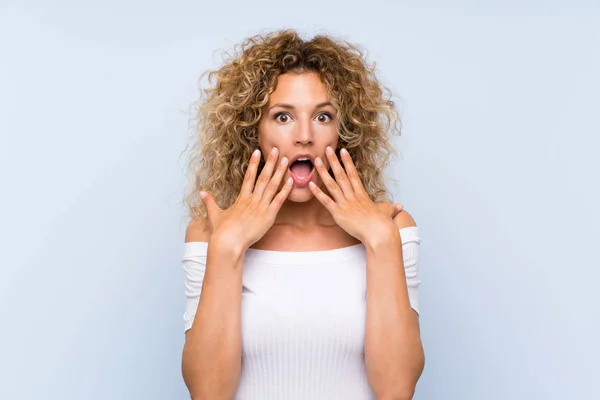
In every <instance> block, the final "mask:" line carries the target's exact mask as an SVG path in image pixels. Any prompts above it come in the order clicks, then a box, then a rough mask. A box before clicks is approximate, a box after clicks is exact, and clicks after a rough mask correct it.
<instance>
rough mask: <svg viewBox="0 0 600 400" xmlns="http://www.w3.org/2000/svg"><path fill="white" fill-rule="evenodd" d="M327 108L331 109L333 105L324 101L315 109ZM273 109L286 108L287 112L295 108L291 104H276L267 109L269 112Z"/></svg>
mask: <svg viewBox="0 0 600 400" xmlns="http://www.w3.org/2000/svg"><path fill="white" fill-rule="evenodd" d="M327 106H331V107H333V104H332V103H331V102H330V101H325V102H323V103H319V104H317V106H316V107H315V108H323V107H327ZM274 107H281V108H287V109H289V110H293V109H295V108H296V107H294V106H293V105H291V104H286V103H277V104H273V105H272V106H271V107H269V111H270V110H271V109H272V108H274Z"/></svg>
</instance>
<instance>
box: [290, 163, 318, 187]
mask: <svg viewBox="0 0 600 400" xmlns="http://www.w3.org/2000/svg"><path fill="white" fill-rule="evenodd" d="M288 171H289V173H290V176H291V177H292V179H293V180H294V184H295V186H300V187H304V186H308V182H310V180H311V179H312V177H313V174H314V173H315V167H313V169H312V170H311V171H310V174H308V175H306V176H305V177H304V178H301V177H299V176H296V175H295V174H294V173H293V172H292V171H291V170H289V169H288Z"/></svg>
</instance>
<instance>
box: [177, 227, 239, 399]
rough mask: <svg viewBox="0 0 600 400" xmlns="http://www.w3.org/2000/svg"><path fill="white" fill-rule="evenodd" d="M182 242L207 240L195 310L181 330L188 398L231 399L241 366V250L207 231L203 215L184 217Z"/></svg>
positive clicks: (183, 366)
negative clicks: (187, 219) (188, 325)
mask: <svg viewBox="0 0 600 400" xmlns="http://www.w3.org/2000/svg"><path fill="white" fill-rule="evenodd" d="M185 241H186V242H208V251H207V257H206V272H205V274H204V279H203V281H202V291H201V293H200V301H199V303H198V308H197V311H196V316H195V318H194V322H193V324H192V327H191V329H189V330H188V331H187V332H186V334H185V344H184V347H183V355H182V374H183V379H184V382H185V384H186V386H187V387H188V390H189V392H190V395H191V398H192V399H194V400H198V399H202V400H203V399H211V400H212V399H231V398H233V396H234V394H235V390H236V388H237V384H238V380H239V376H240V369H241V320H240V316H241V293H242V263H243V252H240V251H232V250H229V249H230V248H231V247H230V246H229V245H227V244H226V242H225V241H224V240H222V239H221V238H219V237H218V236H214V235H213V236H212V237H211V235H210V231H209V228H208V223H207V221H206V220H196V221H193V222H192V223H190V225H189V226H188V229H187V231H186V239H185Z"/></svg>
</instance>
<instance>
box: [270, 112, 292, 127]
mask: <svg viewBox="0 0 600 400" xmlns="http://www.w3.org/2000/svg"><path fill="white" fill-rule="evenodd" d="M279 117H284V119H280V118H279ZM289 118H290V116H289V115H288V113H283V112H280V113H277V114H275V115H274V116H273V119H274V120H275V121H277V122H281V123H284V124H285V123H286V122H288V121H289Z"/></svg>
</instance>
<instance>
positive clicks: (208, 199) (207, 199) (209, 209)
mask: <svg viewBox="0 0 600 400" xmlns="http://www.w3.org/2000/svg"><path fill="white" fill-rule="evenodd" d="M200 198H201V199H202V203H203V204H204V207H206V216H207V217H208V218H209V220H212V218H213V216H214V215H215V212H217V211H221V209H220V208H219V206H218V205H217V202H216V201H215V199H214V198H213V197H212V195H211V194H210V193H208V192H205V191H201V192H200Z"/></svg>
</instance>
